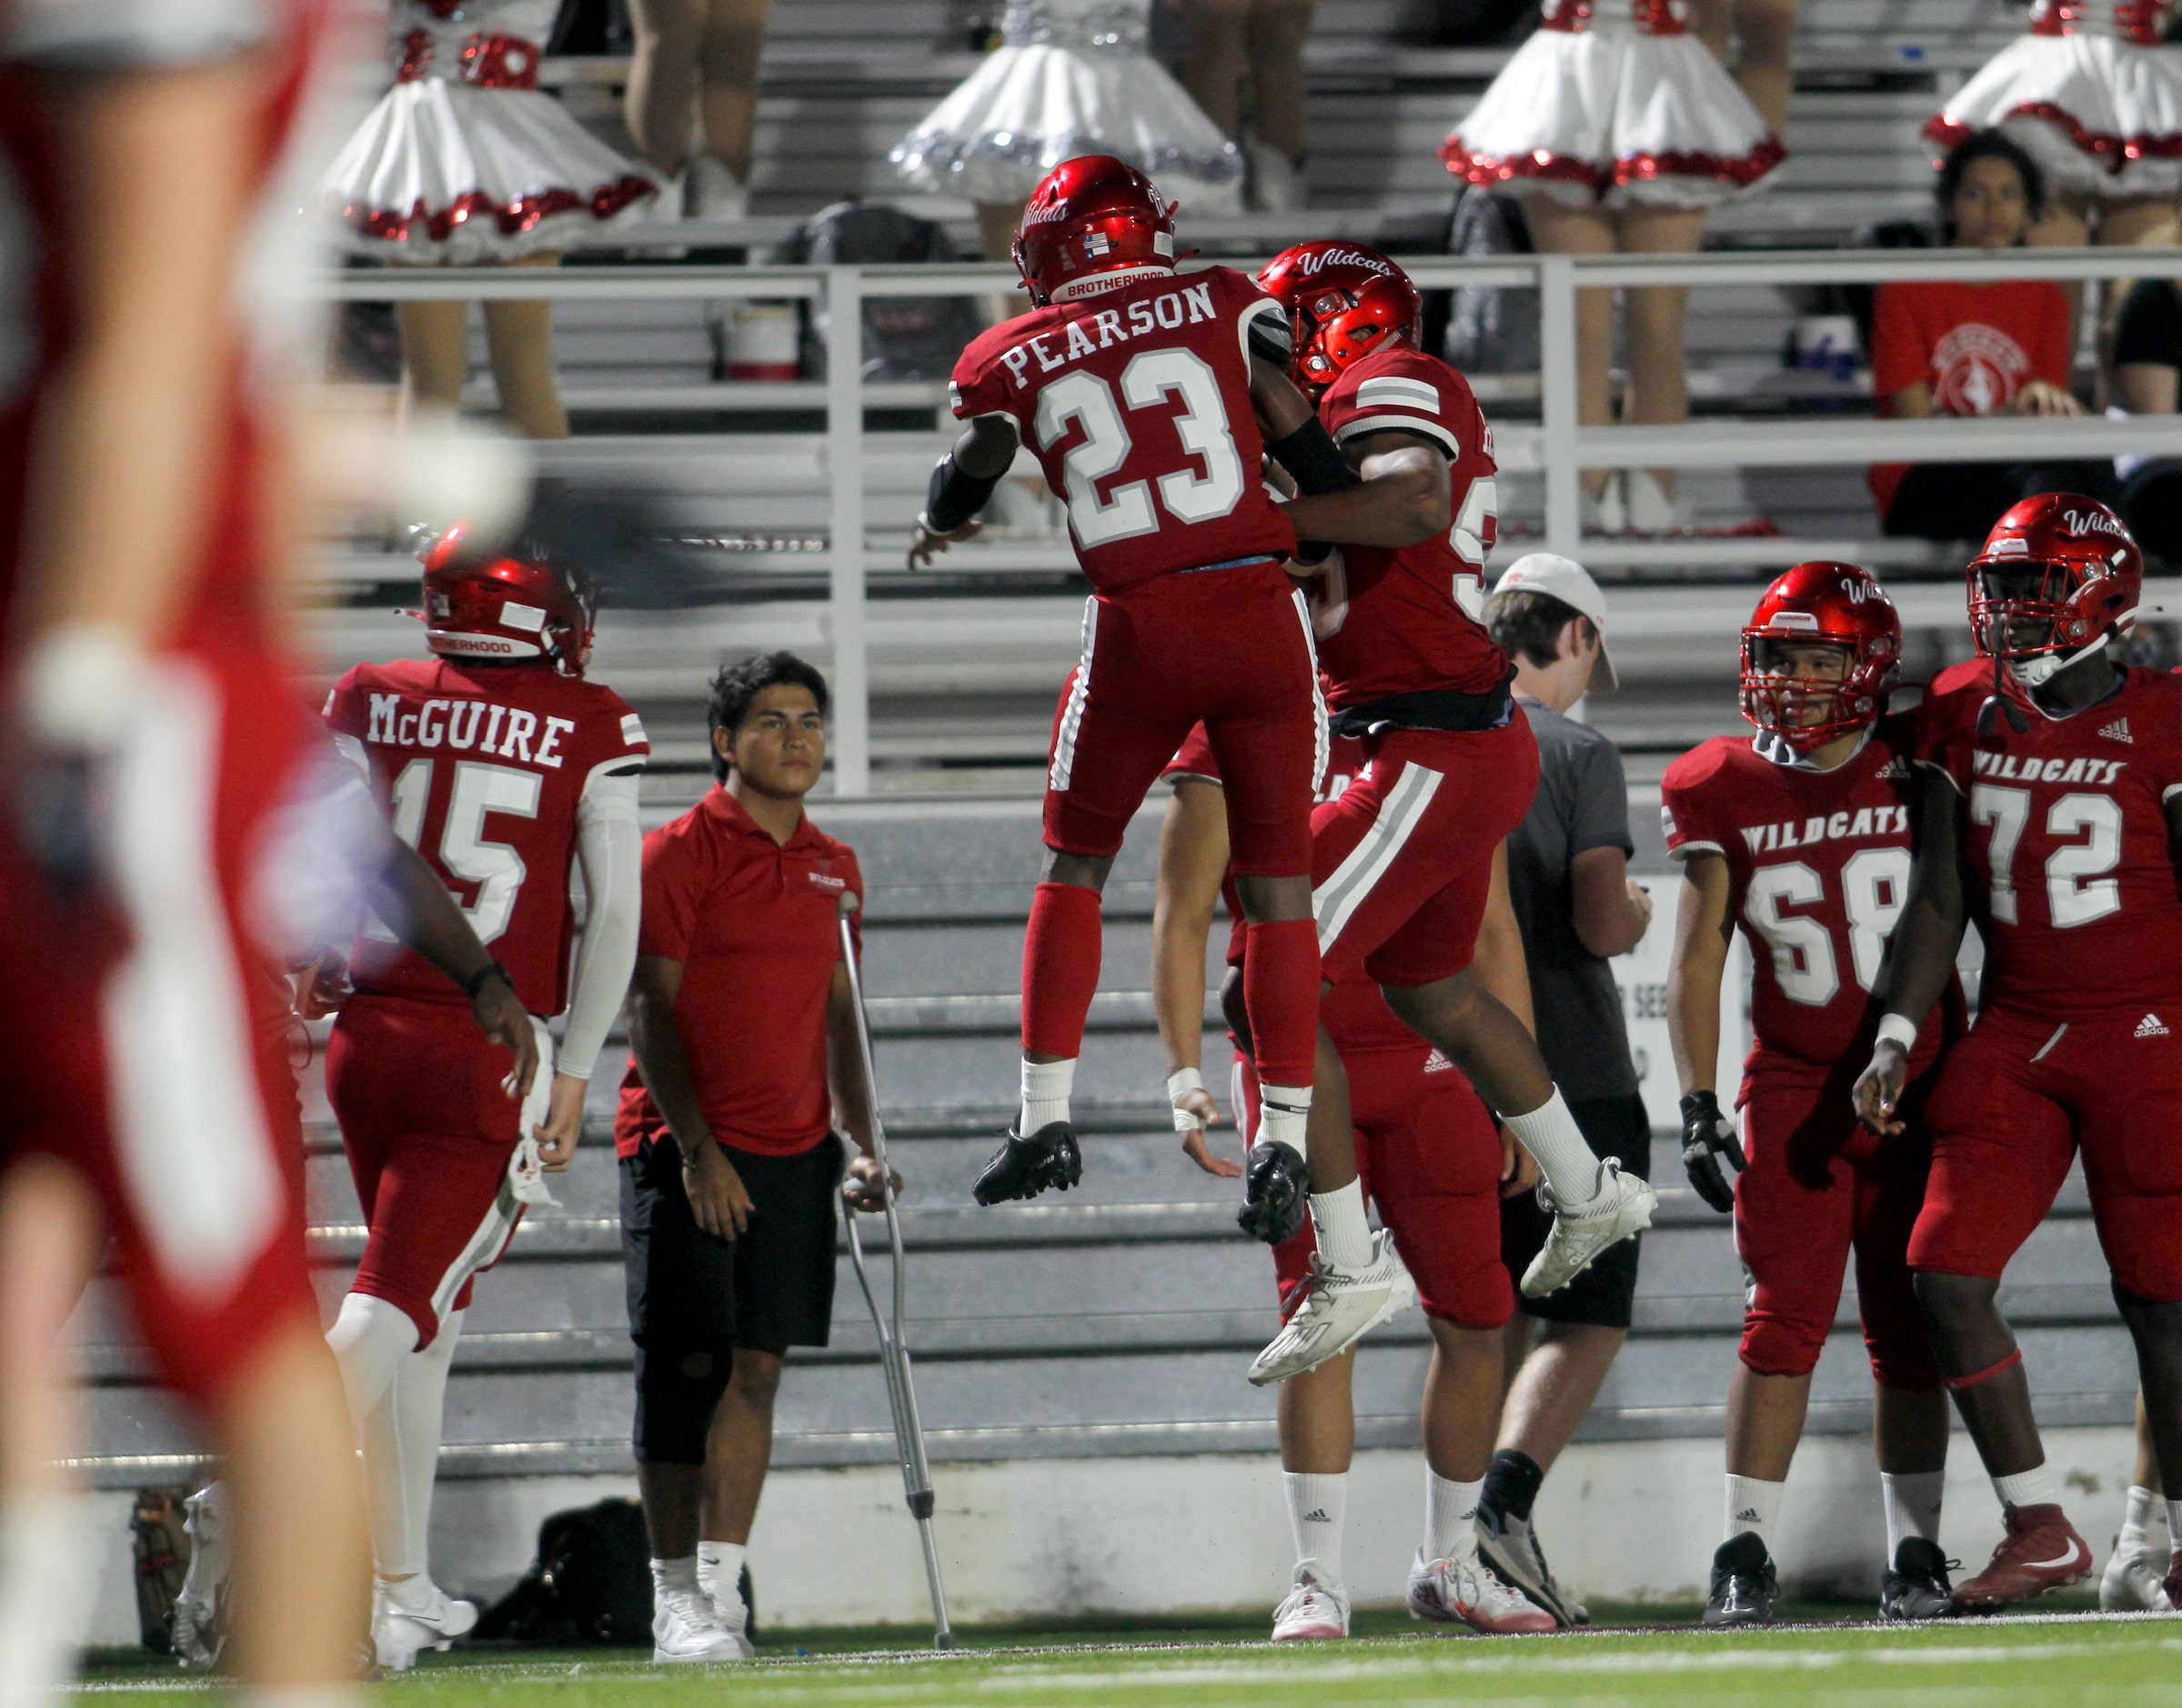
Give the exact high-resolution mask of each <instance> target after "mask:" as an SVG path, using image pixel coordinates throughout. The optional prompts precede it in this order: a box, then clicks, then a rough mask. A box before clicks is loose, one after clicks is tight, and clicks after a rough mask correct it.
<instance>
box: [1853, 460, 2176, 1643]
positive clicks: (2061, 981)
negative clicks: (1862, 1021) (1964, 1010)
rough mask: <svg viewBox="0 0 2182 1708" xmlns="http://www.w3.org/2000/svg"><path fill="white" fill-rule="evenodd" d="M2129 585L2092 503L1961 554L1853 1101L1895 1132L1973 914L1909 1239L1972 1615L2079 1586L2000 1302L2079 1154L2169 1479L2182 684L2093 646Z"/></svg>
mask: <svg viewBox="0 0 2182 1708" xmlns="http://www.w3.org/2000/svg"><path fill="white" fill-rule="evenodd" d="M2143 579H2144V560H2143V558H2142V557H2141V556H2140V555H2139V554H2138V552H2137V542H2136V541H2135V540H2133V539H2132V538H2130V537H2129V534H2128V530H2127V528H2126V527H2123V526H2122V524H2121V522H2120V520H2119V518H2117V517H2116V516H2115V515H2114V513H2113V512H2112V511H2111V510H2109V509H2107V507H2106V506H2104V505H2102V504H2099V503H2097V502H2096V501H2094V500H2092V499H2089V498H2086V497H2079V496H2077V495H2076V494H2073V493H2056V494H2051V495H2048V496H2046V497H2036V498H2027V499H2026V500H2024V502H2022V503H2021V504H2018V505H2016V507H2014V508H2013V509H2011V510H2009V511H2008V512H2007V514H2006V515H2005V516H2003V517H2001V518H2000V521H1999V523H1998V525H1997V526H1996V527H1994V529H1993V532H1992V534H1991V536H1990V537H1989V538H1987V539H1986V543H1985V548H1984V550H1983V551H1981V552H1980V553H1979V554H1978V555H1977V557H1976V558H1975V559H1974V560H1973V561H1972V563H1971V565H1970V569H1969V595H1970V625H1971V628H1972V629H1973V631H1974V632H1975V634H1976V640H1977V647H1978V650H1979V651H1980V652H1981V653H1984V654H1985V655H1986V658H1989V659H1990V660H1991V662H1990V663H1989V664H1986V663H1972V664H1966V665H1961V666H1957V667H1956V668H1953V669H1950V670H1946V671H1943V672H1942V673H1941V674H1940V676H1939V677H1938V678H1937V679H1936V681H1935V682H1934V683H1933V685H1932V688H1931V691H1930V693H1929V694H1928V696H1927V697H1926V701H1925V705H1924V707H1923V708H1922V710H1921V712H1920V714H1919V717H1918V722H1917V735H1916V743H1917V762H1918V764H1919V765H1920V766H1921V767H1923V768H1924V783H1923V790H1922V793H1923V806H1922V811H1921V812H1920V814H1919V846H1918V849H1917V855H1916V867H1915V869H1914V870H1913V872H1912V874H1911V877H1910V881H1909V900H1908V904H1907V906H1906V907H1905V909H1904V910H1903V913H1902V917H1901V920H1900V923H1899V924H1898V925H1897V926H1896V927H1895V940H1894V951H1893V956H1892V959H1891V962H1890V965H1889V968H1888V972H1887V980H1886V986H1885V1002H1886V1009H1887V1012H1886V1015H1885V1019H1884V1020H1882V1021H1881V1022H1880V1025H1879V1031H1878V1041H1877V1043H1876V1044H1875V1047H1874V1050H1873V1052H1872V1060H1871V1065H1870V1067H1868V1068H1867V1069H1865V1071H1864V1074H1863V1076H1862V1078H1860V1079H1859V1080H1857V1081H1856V1086H1855V1100H1856V1108H1857V1112H1858V1114H1859V1115H1860V1116H1861V1117H1862V1119H1863V1120H1864V1121H1865V1125H1867V1126H1869V1127H1870V1128H1872V1129H1873V1130H1875V1131H1878V1132H1882V1133H1885V1134H1889V1135H1892V1134H1897V1133H1900V1132H1901V1131H1902V1130H1904V1127H1905V1119H1904V1116H1903V1113H1902V1107H1901V1106H1902V1101H1903V1099H1904V1096H1905V1082H1906V1080H1907V1077H1908V1071H1909V1062H1910V1060H1911V1052H1912V1050H1914V1049H1915V1047H1916V1040H1917V1039H1918V1037H1919V1036H1920V1034H1921V1032H1922V1030H1923V1028H1924V1026H1925V1025H1926V1016H1927V1015H1928V1014H1929V1012H1930V1010H1931V1009H1932V1006H1933V1004H1934V1002H1935V1001H1936V1000H1937V999H1938V997H1939V995H1940V993H1941V991H1942V990H1945V989H1946V986H1947V984H1948V983H1949V982H1950V980H1952V978H1953V976H1954V966H1955V956H1956V949H1957V947H1958V946H1959V945H1960V943H1961V941H1962V935H1963V929H1964V927H1965V925H1966V923H1967V922H1968V921H1970V920H1972V919H1975V920H1976V922H1977V927H1978V929H1979V932H1980V933H1981V934H1982V935H1983V937H1984V939H1985V943H1986V959H1985V971H1984V976H1983V979H1982V980H1981V982H1980V986H1979V1010H1978V1015H1977V1023H1976V1026H1975V1027H1974V1028H1972V1030H1971V1031H1970V1035H1969V1036H1968V1037H1967V1038H1966V1039H1965V1040H1963V1042H1962V1043H1961V1044H1960V1045H1958V1046H1957V1047H1956V1049H1954V1050H1952V1051H1950V1052H1949V1054H1948V1058H1947V1061H1946V1066H1945V1067H1944V1068H1942V1069H1941V1070H1940V1076H1939V1082H1938V1084H1937V1085H1936V1087H1935V1088H1934V1090H1933V1092H1932V1096H1931V1101H1930V1104H1929V1107H1928V1111H1927V1115H1926V1120H1927V1121H1928V1123H1929V1125H1930V1127H1931V1130H1932V1175H1931V1181H1930V1183H1929V1185H1928V1186H1927V1188H1926V1196H1925V1208H1924V1211H1923V1213H1922V1214H1920V1215H1919V1216H1918V1218H1917V1221H1916V1229H1915V1231H1913V1232H1912V1234H1911V1235H1910V1241H1909V1264H1910V1268H1911V1269H1912V1270H1913V1271H1915V1272H1916V1291H1917V1298H1918V1300H1919V1301H1920V1302H1921V1303H1922V1304H1923V1306H1924V1308H1925V1312H1926V1318H1927V1319H1928V1321H1930V1324H1931V1329H1932V1343H1933V1351H1935V1353H1936V1354H1937V1356H1938V1360H1939V1366H1940V1369H1941V1370H1942V1371H1944V1372H1946V1380H1947V1385H1948V1387H1949V1388H1950V1389H1951V1390H1953V1392H1954V1394H1955V1402H1956V1407H1957V1408H1958V1409H1959V1410H1960V1412H1961V1413H1962V1418H1963V1422H1964V1423H1965V1424H1966V1426H1967V1427H1968V1429H1969V1431H1970V1434H1971V1437H1972V1439H1973V1440H1975V1441H1976V1443H1977V1451H1978V1454H1979V1456H1980V1457H1981V1458H1982V1459H1983V1460H1984V1462H1985V1467H1986V1471H1987V1472H1989V1473H1990V1474H1991V1476H1992V1478H1993V1486H1994V1488H1995V1490H1996V1492H1998V1494H1999V1496H2000V1501H2001V1504H2002V1506H2003V1508H2004V1509H2005V1511H2006V1520H2007V1534H2006V1539H2005V1540H2004V1541H2003V1542H2001V1544H2000V1546H1999V1548H1998V1549H1997V1550H1996V1552H1994V1555H1993V1558H1992V1562H1991V1563H1990V1564H1989V1565H1987V1566H1986V1569H1985V1570H1984V1571H1983V1572H1979V1573H1978V1574H1977V1575H1976V1577H1974V1578H1972V1579H1970V1580H1969V1581H1968V1582H1965V1583H1963V1584H1961V1585H1959V1586H1957V1588H1956V1592H1955V1602H1956V1605H1957V1607H1959V1608H1961V1609H1963V1610H1965V1611H1967V1612H1988V1611H1991V1610H1994V1609H1996V1608H2001V1607H2006V1606H2009V1605H2011V1604H2013V1603H2016V1602H2020V1601H2023V1600H2024V1599H2026V1597H2029V1596H2032V1595H2036V1594H2037V1593H2038V1592H2041V1591H2043V1590H2047V1589H2053V1588H2056V1587H2058V1586H2060V1585H2063V1584H2068V1583H2075V1582H2080V1581H2082V1580H2083V1579H2084V1578H2086V1577H2087V1576H2088V1575H2089V1574H2090V1572H2091V1565H2092V1560H2091V1551H2090V1550H2089V1549H2088V1548H2087V1547H2086V1546H2085V1544H2084V1539H2083V1538H2082V1537H2081V1536H2079V1535H2078V1534H2077V1533H2076V1531H2075V1529H2074V1528H2073V1527H2072V1526H2071V1525H2070V1524H2069V1522H2068V1520H2067V1518H2066V1515H2065V1514H2064V1513H2063V1512H2062V1511H2061V1507H2060V1504H2059V1502H2058V1500H2057V1499H2056V1491H2055V1489H2054V1486H2053V1480H2052V1478H2051V1476H2050V1475H2049V1474H2048V1473H2047V1471H2046V1455H2045V1450H2044V1448H2043V1447H2042V1446H2041V1444H2040V1442H2039V1440H2038V1430H2037V1423H2036V1419H2035V1418H2034V1417H2033V1415H2032V1412H2031V1404H2030V1387H2029V1383H2028V1381H2026V1378H2025V1374H2024V1371H2023V1355H2022V1352H2021V1351H2019V1350H2018V1348H2017V1347H2016V1339H2015V1336H2014V1334H2013V1333H2012V1332H2011V1331H2010V1330H2009V1328H2008V1325H2007V1322H2006V1319H2005V1318H2004V1317H2003V1316H2002V1315H2001V1313H2000V1310H1999V1307H1998V1304H1997V1302H1996V1293H1997V1292H1998V1290H1999V1284H2000V1276H2001V1271H2003V1270H2004V1269H2005V1268H2006V1264H2007V1261H2008V1260H2009V1259H2010V1258H2011V1257H2013V1256H2014V1255H2015V1254H2016V1251H2017V1250H2018V1249H2019V1248H2020V1247H2021V1246H2022V1244H2023V1242H2024V1241H2025V1240H2026V1239H2027V1238H2029V1236H2030V1234H2031V1232H2032V1231H2034V1230H2035V1229H2036V1227H2037V1225H2038V1223H2039V1221H2041V1220H2043V1219H2044V1217H2045V1215H2046V1211H2047V1210H2049V1209H2050V1208H2051V1207H2052V1204H2053V1199H2054V1194H2055V1193H2056V1191H2059V1189H2060V1185H2061V1181H2062V1180H2063V1178H2064V1177H2065V1176H2066V1174H2067V1172H2068V1168H2069V1164H2070V1162H2071V1160H2073V1159H2074V1157H2075V1156H2076V1153H2077V1151H2078V1150H2081V1152H2082V1154H2083V1160H2084V1176H2085V1180H2086V1183H2087V1184H2088V1186H2089V1188H2090V1191H2091V1207H2092V1215H2093V1218H2094V1220H2095V1221H2096V1222H2097V1227H2098V1235H2099V1244H2100V1246H2101V1248H2102V1249H2103V1250H2104V1251H2105V1252H2106V1255H2107V1266H2108V1268H2109V1270H2110V1271H2111V1272H2112V1276H2113V1285H2114V1299H2115V1302H2116V1303H2117V1305H2118V1306H2119V1307H2120V1310H2121V1315H2122V1320H2123V1321H2125V1322H2127V1324H2128V1327H2129V1331H2130V1334H2131V1336H2132V1337H2133V1338H2134V1340H2135V1341H2136V1346H2137V1369H2138V1372H2139V1374H2140V1376H2141V1377H2142V1379H2143V1383H2144V1402H2145V1413H2146V1418H2147V1422H2148V1424H2149V1427H2150V1432H2151V1437H2152V1442H2153V1444H2154V1446H2155V1447H2156V1449H2157V1453H2158V1459H2159V1468H2160V1470H2161V1472H2162V1473H2163V1474H2164V1476H2165V1479H2166V1484H2167V1489H2168V1490H2170V1491H2172V1490H2175V1489H2177V1488H2182V1130H2177V1112H2176V1111H2177V1106H2178V1105H2177V1099H2182V1037H2178V1036H2177V1020H2176V1016H2177V1014H2178V1013H2182V896H2178V895H2177V881H2176V866H2177V851H2176V850H2177V838H2178V837H2182V678H2177V677H2173V676H2169V675H2167V674H2165V673H2163V672H2157V671H2153V670H2147V669H2130V668H2123V667H2122V666H2121V665H2120V664H2118V663H2117V661H2116V660H2115V658H2114V657H2113V646H2112V643H2114V642H2115V641H2116V640H2117V639H2118V638H2120V637H2122V636H2124V635H2126V634H2127V633H2128V631H2129V628H2130V627H2131V626H2132V624H2133V623H2134V622H2135V620H2136V616H2137V601H2138V599H2139V598H2140V596H2141V593H2142V588H2143ZM2170 1510H2171V1509H2170ZM2176 1583H2177V1580H2176V1578H2175V1577H2174V1576H2173V1575H2171V1574H2170V1576H2169V1577H2168V1579H2167V1584H2168V1592H2169V1594H2170V1596H2171V1595H2172V1593H2173V1591H2174V1588H2175V1586H2176Z"/></svg>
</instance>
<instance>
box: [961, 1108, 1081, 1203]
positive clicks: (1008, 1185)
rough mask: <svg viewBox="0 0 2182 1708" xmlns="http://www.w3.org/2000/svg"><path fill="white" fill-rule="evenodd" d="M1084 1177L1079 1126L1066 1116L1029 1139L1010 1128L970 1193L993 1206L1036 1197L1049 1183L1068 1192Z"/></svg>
mask: <svg viewBox="0 0 2182 1708" xmlns="http://www.w3.org/2000/svg"><path fill="white" fill-rule="evenodd" d="M1082 1178H1083V1153H1082V1152H1081V1150H1077V1148H1076V1130H1075V1129H1074V1128H1073V1127H1071V1126H1070V1125H1069V1123H1068V1122H1066V1121H1065V1120H1050V1121H1048V1122H1046V1124H1045V1125H1044V1126H1042V1127H1041V1128H1040V1129H1039V1130H1037V1131H1036V1132H1034V1133H1032V1134H1031V1136H1030V1137H1029V1138H1028V1139H1026V1138H1024V1137H1023V1136H1022V1135H1021V1133H1019V1132H1017V1131H1016V1130H1015V1129H1014V1128H1012V1127H1011V1128H1009V1129H1008V1136H1007V1138H1006V1139H1004V1140H1001V1148H1000V1149H999V1150H995V1151H994V1152H993V1153H992V1160H991V1161H990V1162H988V1163H987V1164H985V1171H984V1172H983V1173H982V1174H980V1175H979V1176H978V1183H977V1185H976V1186H975V1187H973V1188H972V1189H971V1191H970V1195H971V1196H972V1197H973V1198H975V1199H976V1200H977V1201H978V1202H979V1203H980V1204H984V1205H987V1206H988V1207H990V1205H993V1204H1003V1203H1006V1202H1007V1201H1008V1200H1010V1199H1011V1198H1036V1197H1037V1196H1038V1194H1039V1193H1041V1192H1042V1191H1045V1190H1046V1188H1047V1187H1049V1186H1051V1187H1052V1188H1054V1189H1055V1190H1056V1191H1063V1192H1065V1191H1068V1189H1069V1188H1070V1187H1071V1186H1073V1185H1075V1184H1076V1182H1077V1181H1081V1179H1082Z"/></svg>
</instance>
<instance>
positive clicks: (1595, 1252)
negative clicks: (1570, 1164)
mask: <svg viewBox="0 0 2182 1708" xmlns="http://www.w3.org/2000/svg"><path fill="white" fill-rule="evenodd" d="M1538 1195H1539V1197H1540V1199H1541V1200H1542V1201H1543V1202H1544V1203H1546V1204H1548V1205H1549V1206H1551V1207H1552V1209H1553V1212H1554V1226H1553V1231H1551V1232H1550V1233H1548V1234H1547V1235H1546V1236H1545V1244H1544V1245H1543V1247H1541V1248H1540V1249H1539V1252H1538V1255H1537V1256H1536V1257H1534V1258H1533V1259H1532V1260H1531V1266H1530V1268H1528V1269H1527V1270H1525V1271H1523V1297H1524V1298H1525V1299H1543V1298H1544V1297H1545V1296H1546V1294H1548V1293H1557V1292H1559V1291H1561V1289H1562V1288H1564V1287H1565V1286H1567V1285H1568V1283H1569V1282H1570V1281H1574V1280H1575V1278H1576V1277H1577V1276H1579V1275H1581V1274H1582V1273H1583V1272H1584V1271H1585V1270H1587V1269H1589V1268H1590V1267H1591V1266H1592V1265H1593V1264H1594V1263H1595V1262H1597V1261H1598V1260H1599V1255H1600V1253H1601V1252H1603V1251H1606V1250H1607V1249H1608V1248H1609V1247H1611V1246H1615V1245H1619V1244H1620V1243H1621V1242H1622V1241H1624V1240H1626V1239H1628V1238H1629V1237H1630V1236H1631V1235H1632V1234H1637V1233H1642V1232H1643V1231H1644V1230H1645V1229H1646V1228H1648V1227H1650V1226H1651V1225H1652V1212H1653V1211H1654V1210H1656V1209H1658V1208H1659V1194H1658V1193H1656V1192H1654V1191H1653V1190H1652V1188H1651V1186H1650V1184H1649V1183H1648V1182H1646V1181H1640V1180H1639V1179H1637V1178H1636V1176H1635V1175H1634V1174H1624V1173H1623V1172H1622V1165H1621V1163H1620V1162H1619V1161H1617V1160H1615V1159H1614V1158H1613V1157H1608V1158H1607V1159H1606V1160H1604V1162H1602V1163H1600V1164H1599V1196H1598V1199H1597V1200H1596V1201H1595V1203H1596V1206H1597V1207H1596V1208H1593V1209H1585V1210H1583V1211H1566V1210H1564V1209H1562V1208H1561V1207H1560V1205H1559V1204H1557V1203H1555V1202H1554V1198H1553V1194H1552V1193H1551V1191H1548V1190H1547V1189H1546V1188H1545V1187H1543V1186H1541V1187H1540V1188H1539V1189H1538Z"/></svg>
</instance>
